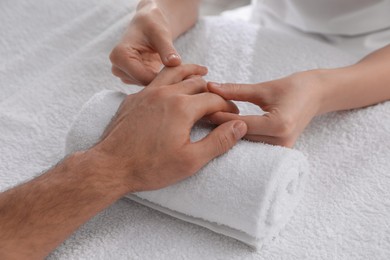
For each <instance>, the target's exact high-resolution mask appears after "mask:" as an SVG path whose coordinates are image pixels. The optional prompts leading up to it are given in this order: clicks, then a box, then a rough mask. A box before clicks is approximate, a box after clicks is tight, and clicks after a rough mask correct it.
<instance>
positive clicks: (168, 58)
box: [167, 53, 181, 61]
mask: <svg viewBox="0 0 390 260" xmlns="http://www.w3.org/2000/svg"><path fill="white" fill-rule="evenodd" d="M180 59H181V58H180V56H179V55H177V54H175V53H172V54H169V55H168V57H167V61H171V60H180Z"/></svg>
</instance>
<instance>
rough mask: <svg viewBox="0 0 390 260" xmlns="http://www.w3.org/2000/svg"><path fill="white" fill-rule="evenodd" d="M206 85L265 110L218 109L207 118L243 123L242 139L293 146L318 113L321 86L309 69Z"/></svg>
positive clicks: (228, 97) (214, 90) (224, 96)
mask: <svg viewBox="0 0 390 260" xmlns="http://www.w3.org/2000/svg"><path fill="white" fill-rule="evenodd" d="M208 88H209V90H210V91H211V92H213V93H216V94H218V95H220V96H221V97H223V98H225V99H227V100H239V101H248V102H251V103H253V104H255V105H258V106H259V107H260V108H261V109H262V110H263V111H265V112H267V113H266V114H264V115H249V116H241V115H237V114H232V113H226V112H218V113H215V114H213V115H211V116H209V117H208V119H210V121H211V122H213V123H215V124H222V123H225V122H227V121H230V120H242V121H244V122H246V124H247V126H248V132H247V135H246V136H245V138H246V139H248V140H252V141H260V142H265V143H269V144H274V145H282V146H287V147H292V146H293V145H294V143H295V141H296V140H297V138H298V136H299V135H300V134H301V133H302V131H303V130H304V129H305V127H306V126H307V125H308V124H309V122H310V121H311V119H312V118H313V117H314V116H315V115H317V114H318V113H320V112H321V101H322V90H321V85H320V84H319V81H318V80H317V77H316V76H315V75H314V74H313V73H312V72H311V71H307V72H302V73H297V74H293V75H291V76H289V77H286V78H282V79H278V80H274V81H269V82H264V83H259V84H217V83H209V85H208Z"/></svg>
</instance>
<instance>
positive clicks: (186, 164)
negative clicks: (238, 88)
mask: <svg viewBox="0 0 390 260" xmlns="http://www.w3.org/2000/svg"><path fill="white" fill-rule="evenodd" d="M206 72H207V69H206V68H205V67H201V66H198V65H182V66H178V67H175V68H164V69H163V70H162V71H161V72H160V73H159V74H158V76H157V77H156V78H155V80H154V81H153V82H152V83H151V84H150V85H149V86H148V87H147V88H145V89H143V90H142V91H141V92H139V93H137V94H133V95H129V96H128V97H127V98H126V99H125V101H124V102H123V103H122V105H121V107H120V108H119V110H118V113H117V116H116V118H115V119H114V120H113V122H112V123H111V124H110V125H109V126H108V128H107V130H106V133H105V134H104V135H103V138H102V141H101V142H100V143H98V144H97V145H96V146H95V147H93V148H92V149H91V150H90V151H89V152H91V153H92V158H96V160H95V161H98V163H99V165H100V166H98V167H97V168H99V169H101V170H102V172H105V173H104V174H103V175H105V176H106V177H105V178H108V179H112V180H115V182H116V183H117V185H118V187H122V188H123V190H124V193H127V192H135V191H144V190H153V189H159V188H163V187H165V186H168V185H171V184H173V183H175V182H178V181H180V180H182V179H184V178H186V177H189V176H191V175H193V174H194V173H196V172H197V171H198V170H199V169H201V168H202V167H203V166H204V165H205V164H206V163H208V162H209V161H210V160H212V159H213V158H215V157H217V156H219V155H221V154H222V153H225V152H226V151H227V150H229V149H230V148H231V147H232V146H233V145H234V144H235V143H236V142H237V141H238V140H239V139H241V138H242V137H243V136H244V135H245V133H246V129H247V128H246V125H245V123H244V122H242V121H239V120H233V121H230V122H226V123H224V124H222V125H220V126H219V127H217V128H216V129H215V130H214V131H212V132H211V133H210V134H209V135H208V136H207V137H205V138H204V139H203V140H200V141H198V142H194V143H192V142H191V140H190V132H191V129H192V127H193V125H194V124H195V123H196V122H197V121H198V120H199V119H201V118H203V117H204V116H207V115H210V114H213V113H215V112H218V111H225V112H229V113H238V110H237V107H236V106H235V105H234V104H233V103H232V102H229V101H226V100H225V99H223V98H222V97H220V96H219V95H216V94H213V93H210V92H208V89H207V82H206V81H205V80H204V79H202V78H201V77H200V76H194V75H204V74H206ZM105 178H104V179H105Z"/></svg>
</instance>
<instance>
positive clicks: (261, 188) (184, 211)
mask: <svg viewBox="0 0 390 260" xmlns="http://www.w3.org/2000/svg"><path fill="white" fill-rule="evenodd" d="M125 96H126V94H123V93H121V92H116V91H103V92H100V93H98V94H96V95H95V96H93V97H92V98H91V99H90V100H89V101H88V102H87V103H86V104H85V105H84V106H83V108H82V110H81V111H80V113H79V115H78V116H77V118H76V120H75V121H74V123H73V125H72V127H71V129H70V131H69V133H68V136H67V140H66V153H71V152H74V151H79V150H85V149H87V148H89V147H91V146H92V145H93V144H95V143H96V142H97V141H99V138H100V136H101V135H102V133H103V131H104V130H105V128H106V126H107V125H108V124H109V123H110V120H111V119H112V117H113V116H114V115H115V113H116V111H117V109H118V107H119V105H120V104H121V102H122V101H123V99H124V98H125ZM209 131H210V128H208V127H205V126H200V125H198V126H195V127H194V129H193V131H192V133H191V139H192V140H193V141H195V140H199V139H200V138H202V137H204V136H205V135H207V133H208V132H209ZM156 134H158V133H156ZM307 174H308V163H307V160H306V157H305V156H304V155H303V154H301V153H300V152H298V151H296V150H293V149H288V148H283V147H277V146H270V145H265V144H259V143H253V142H248V141H240V142H239V143H238V144H237V145H236V146H235V147H234V148H233V149H231V150H230V151H229V152H228V153H226V154H224V155H222V156H220V157H219V158H217V159H214V160H213V161H211V162H210V163H209V164H208V165H206V166H205V167H204V168H203V169H202V170H201V171H200V172H199V173H197V174H196V175H194V176H192V177H190V178H188V179H186V180H184V181H181V182H179V183H177V184H175V185H172V186H170V187H167V188H164V189H160V190H156V191H148V192H139V193H135V194H129V195H128V196H126V197H127V198H130V199H132V200H135V201H137V202H139V203H141V204H144V205H146V206H149V207H151V208H154V209H156V210H159V211H161V212H164V213H166V214H169V215H171V216H174V217H176V218H179V219H182V220H184V221H187V222H191V223H194V224H197V225H200V226H203V227H206V228H208V229H210V230H213V231H215V232H217V233H221V234H224V235H227V236H230V237H233V238H235V239H238V240H240V241H242V242H244V243H246V244H248V245H251V246H254V247H256V248H259V247H261V246H262V245H263V244H264V242H266V241H268V240H269V239H272V238H273V237H274V236H276V235H277V233H278V232H279V231H280V229H281V228H283V226H284V225H285V224H286V223H287V221H288V220H289V218H290V217H291V215H292V213H293V210H294V208H295V207H296V206H297V204H298V202H299V200H300V198H301V196H302V193H303V189H304V183H305V179H306V177H307Z"/></svg>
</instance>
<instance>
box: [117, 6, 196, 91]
mask: <svg viewBox="0 0 390 260" xmlns="http://www.w3.org/2000/svg"><path fill="white" fill-rule="evenodd" d="M199 2H200V0H180V1H177V0H141V1H140V3H139V4H138V7H137V11H136V14H135V15H134V17H133V19H132V21H131V23H130V24H129V26H128V28H127V30H126V31H125V33H124V34H123V37H122V39H121V40H120V41H119V43H118V44H117V45H116V47H115V48H114V49H113V50H112V52H111V54H110V60H111V63H112V69H111V70H112V73H113V74H114V75H115V76H117V77H119V78H120V79H121V80H122V81H123V82H124V83H127V84H138V85H145V86H146V85H148V84H149V83H150V82H151V81H152V80H153V79H154V78H155V77H156V75H157V73H158V72H159V71H160V68H161V66H162V65H165V66H170V67H174V66H178V65H180V63H181V58H180V55H179V53H178V52H177V51H176V49H175V47H174V46H173V41H174V40H175V39H176V38H177V37H178V36H179V35H180V34H182V33H184V32H185V31H187V30H188V29H189V28H191V27H192V26H193V25H194V24H195V22H196V20H197V18H198V9H199Z"/></svg>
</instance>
